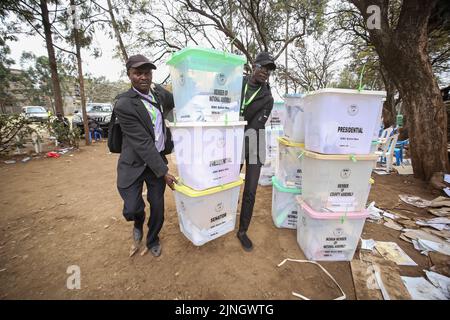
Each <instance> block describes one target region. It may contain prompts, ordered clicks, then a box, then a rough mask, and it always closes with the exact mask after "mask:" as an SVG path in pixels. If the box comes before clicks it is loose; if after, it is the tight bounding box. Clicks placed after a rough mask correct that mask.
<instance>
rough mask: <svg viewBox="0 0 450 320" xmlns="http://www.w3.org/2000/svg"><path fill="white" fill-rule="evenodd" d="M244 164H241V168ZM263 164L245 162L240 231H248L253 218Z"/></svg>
mask: <svg viewBox="0 0 450 320" xmlns="http://www.w3.org/2000/svg"><path fill="white" fill-rule="evenodd" d="M242 167H243V165H242V164H241V170H242ZM260 173H261V165H259V164H248V161H246V164H245V185H244V194H243V195H242V206H241V214H240V218H239V231H245V232H246V231H247V230H248V227H249V225H250V221H251V220H252V215H253V207H254V206H255V198H256V189H257V188H258V180H259V175H260Z"/></svg>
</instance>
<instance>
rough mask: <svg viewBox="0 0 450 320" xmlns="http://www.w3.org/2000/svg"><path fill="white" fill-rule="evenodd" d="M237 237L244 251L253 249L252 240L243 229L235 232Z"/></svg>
mask: <svg viewBox="0 0 450 320" xmlns="http://www.w3.org/2000/svg"><path fill="white" fill-rule="evenodd" d="M237 237H238V239H239V241H240V242H241V244H242V247H243V248H244V250H245V251H247V252H250V251H252V250H253V244H252V241H251V240H250V239H249V237H248V236H247V233H246V232H245V231H239V232H238V233H237Z"/></svg>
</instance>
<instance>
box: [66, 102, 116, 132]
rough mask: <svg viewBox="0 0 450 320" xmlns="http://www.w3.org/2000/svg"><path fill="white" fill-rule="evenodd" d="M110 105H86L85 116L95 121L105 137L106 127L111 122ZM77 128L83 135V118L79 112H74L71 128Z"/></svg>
mask: <svg viewBox="0 0 450 320" xmlns="http://www.w3.org/2000/svg"><path fill="white" fill-rule="evenodd" d="M112 109H113V107H112V105H111V104H110V103H88V104H87V105H86V113H87V115H88V116H89V117H90V118H91V119H93V120H95V121H96V122H97V123H98V124H99V125H100V128H102V129H103V132H104V134H105V135H107V134H108V125H109V122H110V121H111V114H112ZM75 127H77V128H79V129H80V130H81V133H82V134H83V133H84V127H83V116H82V112H81V110H75V111H74V115H73V118H72V128H75Z"/></svg>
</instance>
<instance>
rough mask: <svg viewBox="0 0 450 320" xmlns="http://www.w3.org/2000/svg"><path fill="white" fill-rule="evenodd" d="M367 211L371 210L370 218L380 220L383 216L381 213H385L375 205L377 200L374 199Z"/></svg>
mask: <svg viewBox="0 0 450 320" xmlns="http://www.w3.org/2000/svg"><path fill="white" fill-rule="evenodd" d="M367 211H369V219H372V220H380V219H381V218H382V216H381V214H382V213H383V210H380V209H378V208H377V207H375V202H374V201H372V202H371V203H370V204H369V205H368V206H367Z"/></svg>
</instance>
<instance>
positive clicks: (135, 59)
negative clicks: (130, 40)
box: [125, 54, 156, 71]
mask: <svg viewBox="0 0 450 320" xmlns="http://www.w3.org/2000/svg"><path fill="white" fill-rule="evenodd" d="M145 64H148V65H150V68H151V69H156V66H155V65H154V64H153V63H152V62H151V61H150V60H148V59H147V58H146V57H145V56H143V55H142V54H136V55H134V56H131V57H129V58H128V60H127V63H126V64H125V66H126V67H127V71H128V70H129V69H130V68H139V67H140V66H143V65H145Z"/></svg>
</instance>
